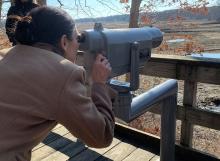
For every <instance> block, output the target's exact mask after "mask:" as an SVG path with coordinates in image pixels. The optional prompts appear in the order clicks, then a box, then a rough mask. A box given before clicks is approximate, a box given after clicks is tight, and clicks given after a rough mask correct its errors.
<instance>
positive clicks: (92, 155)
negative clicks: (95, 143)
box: [70, 138, 121, 161]
mask: <svg viewBox="0 0 220 161" xmlns="http://www.w3.org/2000/svg"><path fill="white" fill-rule="evenodd" d="M120 142H121V141H120V140H118V139H116V138H114V139H113V142H112V144H111V145H110V146H109V147H107V148H102V149H97V148H88V149H86V150H85V151H83V152H82V153H80V154H78V155H77V156H75V157H73V158H71V159H70V161H93V160H96V159H97V158H98V157H100V156H101V155H103V154H104V153H106V152H107V151H109V150H110V149H112V148H114V147H115V146H116V145H117V144H119V143H120Z"/></svg>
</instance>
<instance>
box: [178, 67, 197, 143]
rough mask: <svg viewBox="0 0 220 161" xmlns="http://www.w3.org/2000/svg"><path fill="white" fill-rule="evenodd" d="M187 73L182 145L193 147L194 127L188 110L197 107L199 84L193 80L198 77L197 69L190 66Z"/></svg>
mask: <svg viewBox="0 0 220 161" xmlns="http://www.w3.org/2000/svg"><path fill="white" fill-rule="evenodd" d="M186 72H187V73H186V79H185V81H184V96H183V106H184V110H185V119H184V120H182V125H181V138H180V144H182V145H183V146H186V147H192V139H193V125H192V124H191V123H190V121H189V120H188V118H187V110H188V109H189V108H193V107H196V93H197V82H196V81H195V78H193V76H194V77H195V76H196V68H193V67H192V66H188V67H187V68H186Z"/></svg>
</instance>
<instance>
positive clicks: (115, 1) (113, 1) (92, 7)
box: [3, 0, 220, 19]
mask: <svg viewBox="0 0 220 161" xmlns="http://www.w3.org/2000/svg"><path fill="white" fill-rule="evenodd" d="M60 1H61V2H62V3H63V5H64V6H63V7H62V8H63V9H64V10H66V11H67V12H68V13H69V14H70V15H71V16H72V17H73V18H74V19H79V18H96V17H105V16H111V15H120V14H126V13H129V12H126V6H127V5H130V4H122V3H120V0H60ZM145 1H147V0H143V1H142V5H143V4H144V2H145ZM158 1H159V0H158ZM170 1H171V2H172V0H170ZM182 1H183V0H182ZM188 1H189V2H191V3H193V1H194V0H188ZM218 1H220V0H209V2H211V3H210V4H211V5H213V4H215V3H216V2H218ZM129 2H131V0H129ZM47 5H49V6H58V7H59V6H60V4H59V3H58V1H57V0H47ZM177 6H178V3H176V5H175V4H174V5H172V6H168V5H167V4H166V6H161V4H157V5H155V8H154V11H155V10H156V11H163V10H169V9H175V8H177ZM8 7H9V3H6V4H4V6H3V15H5V14H6V13H7V10H8Z"/></svg>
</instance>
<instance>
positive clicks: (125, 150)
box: [96, 142, 137, 161]
mask: <svg viewBox="0 0 220 161" xmlns="http://www.w3.org/2000/svg"><path fill="white" fill-rule="evenodd" d="M135 149H137V148H136V147H135V146H133V145H131V144H128V143H124V142H121V143H120V144H118V145H117V146H115V147H114V148H113V149H111V150H109V151H108V152H107V153H105V154H104V155H103V156H100V157H99V158H98V159H96V161H106V160H114V161H121V160H123V159H124V158H126V157H127V156H128V155H129V154H131V153H132V152H133V151H134V150H135Z"/></svg>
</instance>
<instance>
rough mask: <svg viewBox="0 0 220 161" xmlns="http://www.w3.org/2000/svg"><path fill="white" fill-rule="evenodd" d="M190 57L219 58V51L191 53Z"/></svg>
mask: <svg viewBox="0 0 220 161" xmlns="http://www.w3.org/2000/svg"><path fill="white" fill-rule="evenodd" d="M190 56H191V57H194V58H203V59H217V60H220V53H201V54H196V53H194V54H191V55H190Z"/></svg>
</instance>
